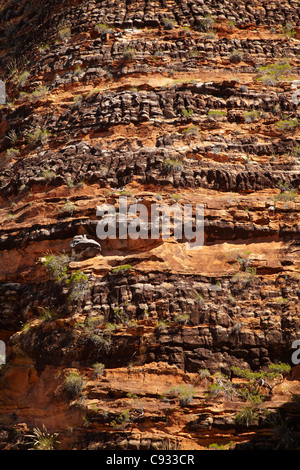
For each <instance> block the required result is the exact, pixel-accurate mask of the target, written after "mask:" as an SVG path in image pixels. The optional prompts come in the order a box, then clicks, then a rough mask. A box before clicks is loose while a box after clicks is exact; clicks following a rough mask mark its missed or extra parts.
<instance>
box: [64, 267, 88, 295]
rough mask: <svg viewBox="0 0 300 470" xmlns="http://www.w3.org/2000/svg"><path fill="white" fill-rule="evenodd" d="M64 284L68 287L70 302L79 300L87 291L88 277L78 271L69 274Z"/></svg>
mask: <svg viewBox="0 0 300 470" xmlns="http://www.w3.org/2000/svg"><path fill="white" fill-rule="evenodd" d="M66 284H67V286H68V287H69V299H70V300H80V299H82V298H83V297H84V296H85V295H86V293H87V291H88V277H87V275H86V274H84V273H83V272H82V271H80V270H77V271H76V272H75V273H73V274H71V276H70V277H69V279H67V281H66Z"/></svg>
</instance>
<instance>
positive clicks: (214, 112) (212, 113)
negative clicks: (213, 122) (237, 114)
mask: <svg viewBox="0 0 300 470" xmlns="http://www.w3.org/2000/svg"><path fill="white" fill-rule="evenodd" d="M226 115H227V113H226V111H221V110H220V109H210V110H209V111H208V113H207V117H208V118H213V119H218V118H221V117H225V116H226Z"/></svg>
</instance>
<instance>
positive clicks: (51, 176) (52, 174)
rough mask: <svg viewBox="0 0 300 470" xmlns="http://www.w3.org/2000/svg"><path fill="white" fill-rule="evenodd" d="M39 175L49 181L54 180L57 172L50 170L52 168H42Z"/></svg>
mask: <svg viewBox="0 0 300 470" xmlns="http://www.w3.org/2000/svg"><path fill="white" fill-rule="evenodd" d="M41 177H42V178H44V179H45V180H46V181H48V182H49V181H52V180H54V179H55V178H56V177H57V174H56V173H55V171H52V170H44V171H43V172H42V173H41Z"/></svg>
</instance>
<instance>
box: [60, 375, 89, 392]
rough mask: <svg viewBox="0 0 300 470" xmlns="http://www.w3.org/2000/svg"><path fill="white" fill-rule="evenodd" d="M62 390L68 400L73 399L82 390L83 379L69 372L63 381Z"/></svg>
mask: <svg viewBox="0 0 300 470" xmlns="http://www.w3.org/2000/svg"><path fill="white" fill-rule="evenodd" d="M63 388H64V391H65V393H66V394H67V395H68V396H69V397H70V398H75V397H76V396H78V395H80V394H81V392H82V390H83V388H84V379H83V378H82V377H81V375H80V374H79V373H78V372H73V371H70V372H68V374H67V375H66V377H65V379H64V383H63Z"/></svg>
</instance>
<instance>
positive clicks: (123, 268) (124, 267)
mask: <svg viewBox="0 0 300 470" xmlns="http://www.w3.org/2000/svg"><path fill="white" fill-rule="evenodd" d="M129 269H132V266H131V264H123V265H122V266H117V267H116V268H114V269H112V271H111V272H112V273H114V274H119V273H122V274H123V273H126V272H127V271H128V270H129Z"/></svg>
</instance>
